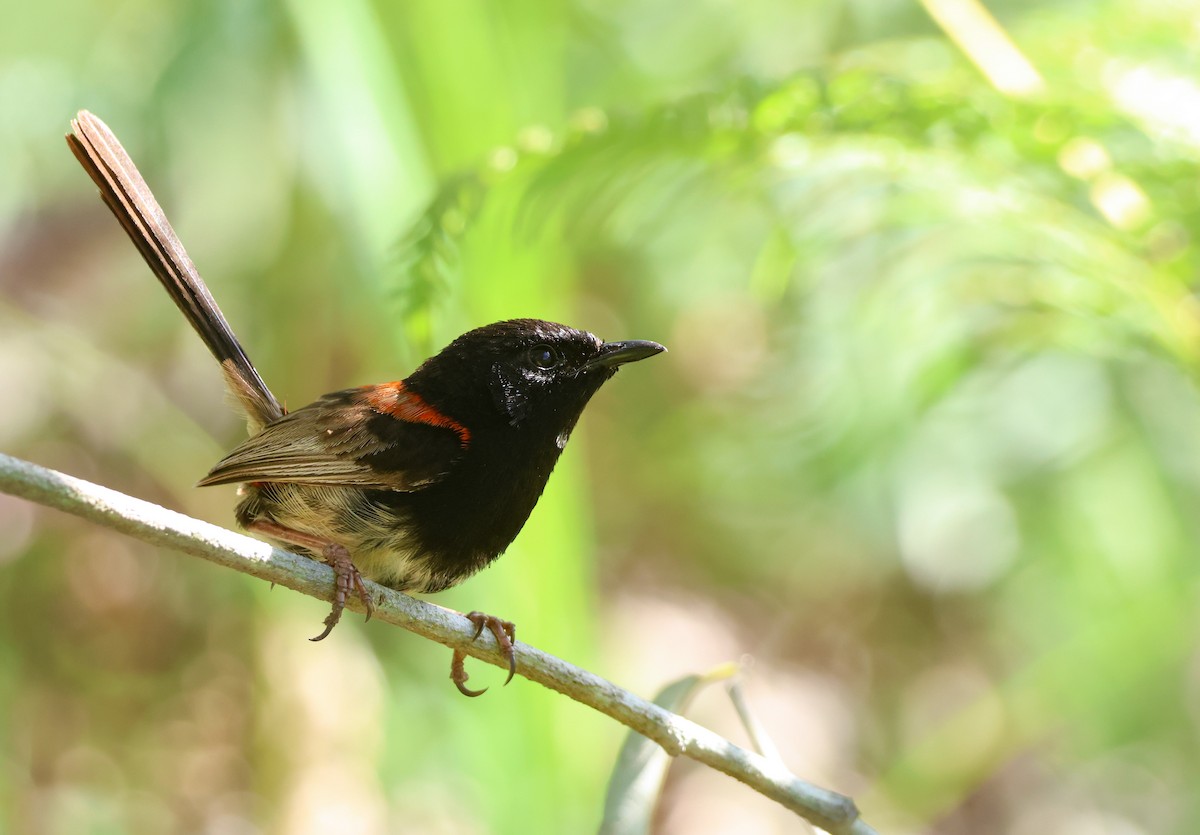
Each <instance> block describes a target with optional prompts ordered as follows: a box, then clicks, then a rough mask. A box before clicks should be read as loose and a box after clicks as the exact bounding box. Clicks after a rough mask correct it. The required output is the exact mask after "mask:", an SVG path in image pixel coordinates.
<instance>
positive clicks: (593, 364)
mask: <svg viewBox="0 0 1200 835" xmlns="http://www.w3.org/2000/svg"><path fill="white" fill-rule="evenodd" d="M666 350H667V349H666V348H664V347H663V346H661V345H659V344H658V343H657V342H647V341H646V340H644V339H631V340H629V341H628V342H605V343H604V344H603V345H601V346H600V353H599V355H598V356H596V357H593V358H592V359H590V360H588V361H587V362H586V363H584V365H583V367H582V368H580V369H579V370H580V372H584V371H594V370H595V369H597V368H611V369H612V370H614V371H615V370H616V369H617V366H619V365H624V364H625V363H627V362H637V361H638V360H644V359H646V358H647V357H652V356H654V355H655V354H661V353H663V352H664V351H666Z"/></svg>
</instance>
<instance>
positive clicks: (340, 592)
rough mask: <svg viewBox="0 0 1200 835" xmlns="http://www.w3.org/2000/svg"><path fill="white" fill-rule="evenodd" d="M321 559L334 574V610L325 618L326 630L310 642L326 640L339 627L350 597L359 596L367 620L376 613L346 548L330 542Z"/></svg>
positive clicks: (322, 552) (325, 547)
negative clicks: (352, 595) (347, 599)
mask: <svg viewBox="0 0 1200 835" xmlns="http://www.w3.org/2000/svg"><path fill="white" fill-rule="evenodd" d="M321 558H322V559H323V560H325V562H327V563H328V564H329V566H330V567H331V568H332V569H333V573H334V581H333V587H334V593H333V608H332V609H330V611H329V615H328V617H326V618H325V630H324V631H323V632H322V633H321V634H320V635H318V636H317V637H315V638H309V640H310V641H323V640H325V638H326V637H328V635H329V633H330V632H332V631H333V627H335V626H337V625H338V621H340V620H341V619H342V610H343V609H345V608H346V597H347V596H348V595H351V594H354V595H358V599H359V600H361V601H362V602H363V606H365V607H366V608H367V620H370V619H371V615H372V614H374V613H375V604H374V603H373V602H371V595H370V593H369V592H368V591H367V586H366V584H365V583H364V582H363V577H362V575H361V574H359V573H358V569H357V568H356V567H355V565H354V560H352V559H350V552H349V551H347V550H346V548H345V546H342V545H338V544H337V543H336V542H330V543H329V544H327V545H325V546H324V547H323V548H322V549H321Z"/></svg>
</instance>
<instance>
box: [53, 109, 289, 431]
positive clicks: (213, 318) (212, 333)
mask: <svg viewBox="0 0 1200 835" xmlns="http://www.w3.org/2000/svg"><path fill="white" fill-rule="evenodd" d="M71 131H72V132H71V133H69V134H67V144H68V145H69V146H70V147H71V151H72V152H73V153H74V154H75V157H76V158H77V159H78V160H79V163H80V164H81V165H82V166H83V167H84V170H86V171H87V173H88V175H89V176H90V177H91V178H92V181H93V182H94V183H95V184H96V186H97V187H98V188H99V189H100V195H101V197H103V198H104V202H105V203H106V204H107V205H108V208H109V209H110V210H111V211H112V213H113V214H114V215H115V216H116V218H117V220H118V221H120V223H121V226H122V227H124V229H125V232H126V234H128V235H129V238H130V240H132V241H133V243H134V245H135V246H136V247H137V248H138V252H140V253H141V254H142V258H144V259H145V260H146V263H147V264H148V265H149V267H150V269H151V271H152V272H153V273H154V274H155V275H156V276H157V277H158V280H159V282H160V283H161V284H162V286H163V287H164V288H165V289H166V291H167V293H168V294H169V295H170V296H171V299H172V300H173V301H174V302H175V304H176V306H178V308H179V309H180V311H182V312H183V315H184V316H185V317H186V318H187V320H188V322H189V323H191V325H192V327H193V328H194V329H195V330H196V333H198V334H199V335H200V338H201V339H202V340H204V344H205V345H207V346H208V350H210V351H211V352H212V354H213V356H214V357H216V358H217V361H218V362H220V363H221V368H222V371H223V373H224V375H225V382H226V385H227V387H228V388H229V390H230V392H231V393H232V394H233V396H234V398H235V399H236V400H237V402H238V403H239V404H240V405H241V407H242V409H243V410H244V411H245V412H246V419H247V421H249V423H250V428H251V432H256V431H257V430H258V429H261V428H262V427H263V426H265V425H266V424H268V423H270V422H272V421H274V420H277V419H278V418H280V417H282V416H283V414H284V410H283V407H281V406H280V405H279V401H277V400H276V399H275V396H274V395H273V394H271V390H270V389H268V388H267V384H266V383H265V382H263V379H262V377H260V376H259V374H258V371H257V370H256V369H255V368H254V365H253V364H252V363H251V362H250V359H249V357H247V356H246V352H245V351H244V350H243V349H242V345H241V343H240V342H238V339H237V337H236V336H234V334H233V330H232V329H231V328H230V327H229V323H228V322H227V321H225V316H224V315H223V314H222V313H221V308H220V307H218V306H217V302H216V300H215V299H214V298H213V297H212V294H211V293H209V291H208V287H206V286H205V284H204V281H203V280H202V279H201V278H200V273H199V272H197V271H196V267H195V265H194V264H193V263H192V259H191V258H189V257H188V254H187V252H186V251H185V250H184V248H183V244H182V243H180V242H179V237H178V236H177V235H176V234H175V230H174V229H172V228H171V224H170V222H168V220H167V217H166V215H165V214H164V213H163V210H162V208H161V207H160V206H159V205H158V201H157V200H155V199H154V195H153V194H152V193H151V191H150V187H149V186H147V185H146V181H145V180H143V179H142V175H141V174H140V173H138V170H137V166H135V165H134V164H133V160H132V159H130V158H129V154H127V153H126V152H125V149H124V148H122V147H121V143H120V142H118V141H117V138H116V136H114V135H113V133H112V131H110V130H109V129H108V126H107V125H105V124H104V122H102V121H100V120H99V119H98V118H96V117H95V116H93V115H92V114H91V113H89V112H87V111H86V110H81V111H79V115H78V117H77V118H75V119H72V120H71Z"/></svg>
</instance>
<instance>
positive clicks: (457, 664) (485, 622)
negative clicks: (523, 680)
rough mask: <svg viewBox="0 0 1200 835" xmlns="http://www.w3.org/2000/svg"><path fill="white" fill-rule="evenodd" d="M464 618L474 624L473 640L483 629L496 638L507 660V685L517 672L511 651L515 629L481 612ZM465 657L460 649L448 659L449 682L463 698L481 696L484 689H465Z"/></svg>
mask: <svg viewBox="0 0 1200 835" xmlns="http://www.w3.org/2000/svg"><path fill="white" fill-rule="evenodd" d="M466 617H467V620H469V621H471V623H473V624H475V635H474V638H478V637H479V636H480V635H482V634H483V630H484V629H485V628H486V629H487V630H488V631H489V632H491V633H492V635H493V636H494V637H495V638H496V645H497V646H498V647H499V648H500V653H501V654H502V655H503V656H504V657H505V658H506V659H508V678H506V679H505V680H504V683H505V684H508V683H509V682H510V681H512V679H513V676H514V675H515V674H516V672H517V655H516V651H515V650H514V649H513V641H515V640H516V627H515V626H513V624H512V623H511V622H510V621H507V620H500V618H498V617H494V616H492V615H485V614H484V613H483V612H470V613H468V614H467V616H466ZM474 638H472V640H474ZM466 657H467V654H466V653H465V652H463V651H462V650H461V649H456V650H454V657H453V658H451V659H450V680H451V681H453V682H454V686H455V687H457V688H458V692H459V693H462V694H463V695H464V696H482V695H483V694H484V693H486V692H487V688H486V687H484V688H483V689H482V690H472V689H471V688H470V687H467V679H468V678H469V676H468V675H467V671H466V668H465V667H464V666H463V662H464V661H465V660H466Z"/></svg>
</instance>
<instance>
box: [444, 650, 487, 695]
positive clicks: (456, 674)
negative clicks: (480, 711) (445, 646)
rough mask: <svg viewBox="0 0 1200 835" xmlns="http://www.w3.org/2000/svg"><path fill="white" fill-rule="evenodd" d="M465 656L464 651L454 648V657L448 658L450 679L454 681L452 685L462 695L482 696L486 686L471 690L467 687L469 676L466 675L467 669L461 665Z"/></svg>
mask: <svg viewBox="0 0 1200 835" xmlns="http://www.w3.org/2000/svg"><path fill="white" fill-rule="evenodd" d="M466 657H467V655H466V653H464V652H463V651H462V650H458V649H456V650H454V657H453V658H451V659H450V680H451V681H453V682H454V686H455V687H457V688H458V692H459V693H462V694H463V695H464V696H470V697H471V698H475V697H476V696H482V695H483V694H484V693H486V692H487V688H486V687H484V688H483V689H482V690H472V689H471V688H470V687H467V683H466V682H467V679H468V678H470V676H468V675H467V671H466V669H465V668H464V667H463V661H464V660H465V659H466Z"/></svg>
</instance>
